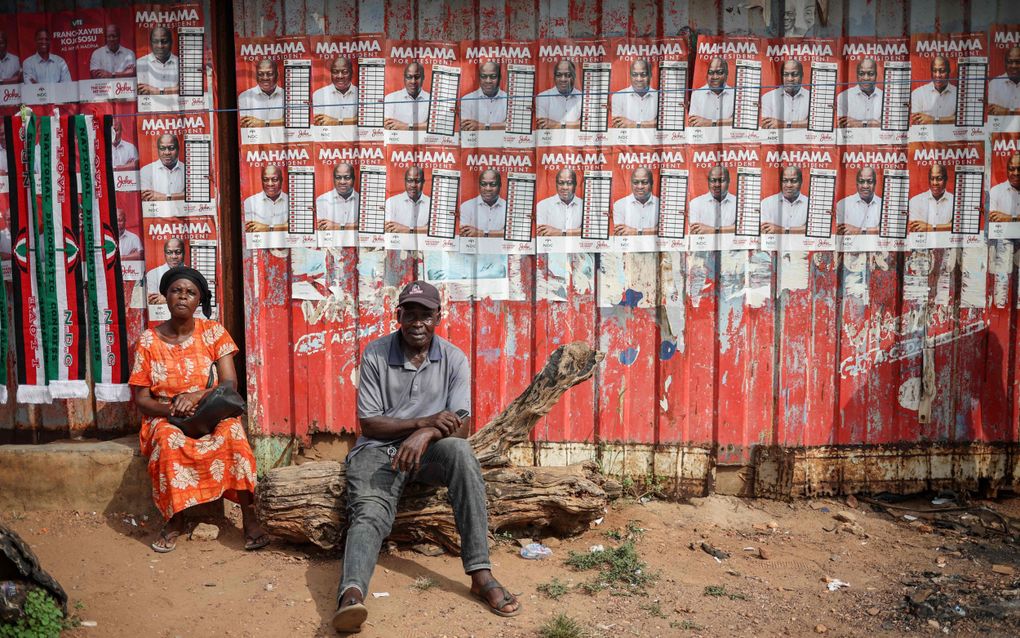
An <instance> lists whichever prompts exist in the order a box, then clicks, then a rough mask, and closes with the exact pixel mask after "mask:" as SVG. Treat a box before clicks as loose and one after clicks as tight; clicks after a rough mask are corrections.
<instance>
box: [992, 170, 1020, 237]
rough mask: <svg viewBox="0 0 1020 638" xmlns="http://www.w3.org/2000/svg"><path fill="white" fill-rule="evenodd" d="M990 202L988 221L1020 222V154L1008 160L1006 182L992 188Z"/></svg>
mask: <svg viewBox="0 0 1020 638" xmlns="http://www.w3.org/2000/svg"><path fill="white" fill-rule="evenodd" d="M1000 179H1001V178H1000ZM988 200H989V201H988V211H989V212H988V221H990V222H998V223H1004V222H1017V221H1020V153H1016V154H1014V155H1012V156H1010V158H1009V160H1007V162H1006V181H1005V182H1002V183H1001V184H996V185H995V186H992V188H991V190H990V191H989V192H988Z"/></svg>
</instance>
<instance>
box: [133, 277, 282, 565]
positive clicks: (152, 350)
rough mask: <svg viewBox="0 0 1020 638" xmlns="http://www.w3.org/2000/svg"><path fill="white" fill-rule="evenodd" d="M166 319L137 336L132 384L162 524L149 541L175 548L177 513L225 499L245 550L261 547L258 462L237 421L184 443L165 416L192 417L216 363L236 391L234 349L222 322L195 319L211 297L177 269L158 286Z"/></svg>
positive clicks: (180, 526) (179, 526)
mask: <svg viewBox="0 0 1020 638" xmlns="http://www.w3.org/2000/svg"><path fill="white" fill-rule="evenodd" d="M159 292H160V294H162V295H163V296H164V297H165V298H166V305H167V307H168V308H169V309H170V319H169V320H168V321H165V322H163V323H161V324H160V325H158V326H156V327H155V328H150V329H148V330H146V331H145V332H143V333H142V336H141V337H140V338H139V339H138V349H137V352H136V354H135V366H134V369H133V370H132V372H131V379H130V381H129V383H130V384H131V385H132V386H133V387H134V398H135V403H136V404H137V405H138V409H139V411H141V413H142V414H143V415H145V419H144V420H143V421H142V429H141V432H139V438H140V440H141V448H142V453H143V454H145V455H147V456H148V457H149V476H150V477H152V498H153V500H154V501H155V503H156V507H157V508H158V509H159V511H160V512H161V513H162V514H163V516H165V517H166V518H167V523H166V524H165V525H164V526H163V529H162V530H161V531H160V533H159V537H158V538H157V539H156V541H155V542H153V543H152V549H153V550H155V551H157V552H170V551H173V550H174V547H175V546H176V543H177V538H178V537H179V536H180V535H181V533H182V532H183V531H184V529H185V521H184V516H183V515H182V512H183V511H184V510H186V509H187V508H189V507H193V506H195V505H199V504H201V503H208V502H210V501H215V500H217V499H219V498H221V497H226V498H227V499H230V500H232V501H236V502H237V503H239V504H240V505H241V512H242V516H243V519H244V537H245V549H249V550H251V549H259V548H261V547H265V546H266V544H268V543H269V536H268V535H267V534H266V532H265V530H263V529H262V526H261V525H260V524H259V522H258V518H257V517H256V515H255V507H254V499H253V495H254V490H255V457H254V455H253V454H252V451H251V446H250V445H249V444H248V439H247V437H246V435H245V432H244V427H243V426H242V425H241V420H240V419H239V418H237V417H234V418H230V419H224V420H222V421H220V422H219V424H218V425H217V426H216V428H215V429H214V430H213V432H212V433H210V434H207V435H205V436H203V437H201V438H199V439H192V438H188V437H187V436H185V435H184V433H183V432H181V430H180V428H178V427H176V426H174V425H171V424H170V422H169V421H168V420H167V417H170V416H185V417H186V416H191V415H192V414H194V412H195V407H196V406H197V405H198V402H199V401H201V400H202V398H203V397H205V395H206V394H208V393H209V392H210V391H211V388H210V389H207V388H206V384H207V382H208V377H209V368H210V367H211V366H212V364H213V362H215V363H216V365H215V369H216V376H217V377H218V379H219V383H220V384H224V385H226V384H230V385H231V386H236V385H237V373H236V372H235V370H234V360H233V357H234V355H235V354H236V353H237V346H236V345H234V341H233V339H231V338H230V335H229V334H227V331H226V330H225V329H224V328H223V326H221V325H220V324H219V323H217V322H215V321H209V320H207V319H201V318H196V317H195V310H196V309H197V308H198V306H199V305H200V304H201V306H202V309H203V310H204V311H205V315H206V316H208V315H209V314H210V312H209V310H210V304H211V299H212V296H211V294H210V292H209V285H208V283H207V282H206V280H205V278H204V277H203V276H202V274H201V273H199V272H198V271H197V270H194V269H192V268H188V267H185V266H177V267H174V268H171V269H170V270H168V271H167V272H166V273H165V274H164V275H163V277H162V279H161V280H160V282H159Z"/></svg>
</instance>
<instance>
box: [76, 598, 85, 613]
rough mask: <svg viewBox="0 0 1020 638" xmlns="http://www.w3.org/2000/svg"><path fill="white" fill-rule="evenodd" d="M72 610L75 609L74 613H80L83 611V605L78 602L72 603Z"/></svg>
mask: <svg viewBox="0 0 1020 638" xmlns="http://www.w3.org/2000/svg"><path fill="white" fill-rule="evenodd" d="M74 609H75V611H81V610H83V609H85V603H83V602H82V601H80V600H76V601H74Z"/></svg>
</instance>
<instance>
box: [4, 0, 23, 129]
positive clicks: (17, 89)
mask: <svg viewBox="0 0 1020 638" xmlns="http://www.w3.org/2000/svg"><path fill="white" fill-rule="evenodd" d="M18 18H19V16H17V15H11V14H7V15H2V16H0V29H2V31H0V115H14V114H15V113H16V112H17V110H18V106H20V105H21V75H22V74H21V54H20V51H21V49H20V47H19V46H18Z"/></svg>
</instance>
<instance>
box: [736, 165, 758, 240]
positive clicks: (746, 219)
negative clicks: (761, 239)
mask: <svg viewBox="0 0 1020 638" xmlns="http://www.w3.org/2000/svg"><path fill="white" fill-rule="evenodd" d="M736 234H737V235H742V236H745V237H758V236H760V235H761V169H760V168H754V167H744V166H742V167H740V168H738V169H737V228H736Z"/></svg>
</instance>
